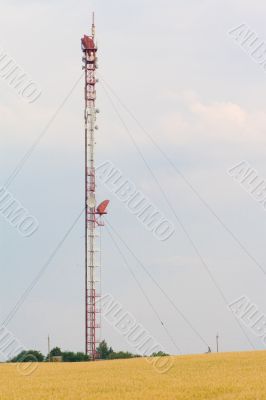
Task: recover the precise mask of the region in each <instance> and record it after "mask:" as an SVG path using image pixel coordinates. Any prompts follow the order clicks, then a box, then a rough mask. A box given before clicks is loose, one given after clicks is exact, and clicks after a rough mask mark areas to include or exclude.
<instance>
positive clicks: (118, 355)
mask: <svg viewBox="0 0 266 400" xmlns="http://www.w3.org/2000/svg"><path fill="white" fill-rule="evenodd" d="M133 357H136V356H134V354H132V353H129V352H128V351H126V352H125V351H118V352H116V351H113V352H112V353H110V354H109V359H110V360H118V359H121V358H133Z"/></svg>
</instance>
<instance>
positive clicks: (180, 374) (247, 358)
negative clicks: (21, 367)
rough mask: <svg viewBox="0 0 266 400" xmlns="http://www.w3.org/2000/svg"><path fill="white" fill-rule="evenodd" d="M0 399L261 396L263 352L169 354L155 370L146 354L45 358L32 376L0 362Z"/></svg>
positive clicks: (224, 399)
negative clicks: (90, 359)
mask: <svg viewBox="0 0 266 400" xmlns="http://www.w3.org/2000/svg"><path fill="white" fill-rule="evenodd" d="M0 388H1V395H0V396H1V397H0V399H1V400H48V399H49V400H56V399H58V400H63V399H64V400H90V399H91V400H120V399H123V400H138V399H142V400H174V399H178V400H188V399H189V400H198V399H201V400H207V399H217V400H218V399H219V400H238V399H243V400H244V399H245V400H262V399H266V352H250V353H232V354H230V353H226V354H206V355H199V356H179V357H173V366H172V368H171V369H170V371H168V372H167V373H165V374H158V372H156V370H155V369H154V368H153V366H152V365H150V364H149V363H148V362H147V361H146V360H145V359H132V360H115V361H98V362H95V363H81V364H75V363H72V364H65V363H51V364H48V363H43V364H40V365H38V368H37V369H36V371H35V372H34V373H33V374H32V375H30V376H27V377H25V376H21V375H20V374H19V373H18V371H17V366H16V365H11V364H1V365H0Z"/></svg>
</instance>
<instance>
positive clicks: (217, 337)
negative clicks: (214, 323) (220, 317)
mask: <svg viewBox="0 0 266 400" xmlns="http://www.w3.org/2000/svg"><path fill="white" fill-rule="evenodd" d="M216 351H217V353H219V333H217V335H216Z"/></svg>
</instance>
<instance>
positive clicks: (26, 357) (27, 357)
mask: <svg viewBox="0 0 266 400" xmlns="http://www.w3.org/2000/svg"><path fill="white" fill-rule="evenodd" d="M43 360H44V355H43V354H42V353H40V352H39V351H37V350H27V351H26V350H24V351H22V352H21V353H19V354H18V355H17V356H15V357H14V358H12V359H11V360H10V361H11V362H22V363H25V362H42V361H43Z"/></svg>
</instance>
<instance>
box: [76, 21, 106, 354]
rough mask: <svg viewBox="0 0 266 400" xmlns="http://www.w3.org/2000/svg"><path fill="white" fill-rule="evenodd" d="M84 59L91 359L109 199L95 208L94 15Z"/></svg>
mask: <svg viewBox="0 0 266 400" xmlns="http://www.w3.org/2000/svg"><path fill="white" fill-rule="evenodd" d="M81 44H82V51H83V63H84V66H83V68H84V70H85V114H84V118H85V209H86V212H85V309H86V317H85V337H86V343H85V345H86V354H88V355H89V356H90V359H91V360H95V359H97V358H98V354H97V350H96V349H97V344H98V342H99V329H100V309H99V308H98V304H99V301H97V300H98V298H100V295H101V294H100V280H99V278H100V273H98V272H97V269H98V268H100V267H101V266H100V264H99V259H100V257H99V251H100V250H99V249H97V247H96V245H97V236H98V234H97V228H98V227H99V226H100V225H103V224H102V222H101V216H102V215H103V214H106V212H105V210H106V208H107V205H108V203H109V201H108V200H106V201H104V202H103V203H101V204H100V205H99V206H98V207H97V208H96V196H95V191H96V184H95V180H96V179H95V158H94V157H95V130H96V129H97V126H96V114H97V112H98V110H97V109H96V107H95V102H96V83H97V80H96V69H97V46H96V44H95V25H94V16H93V23H92V34H91V36H87V35H84V37H83V38H82V39H81Z"/></svg>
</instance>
